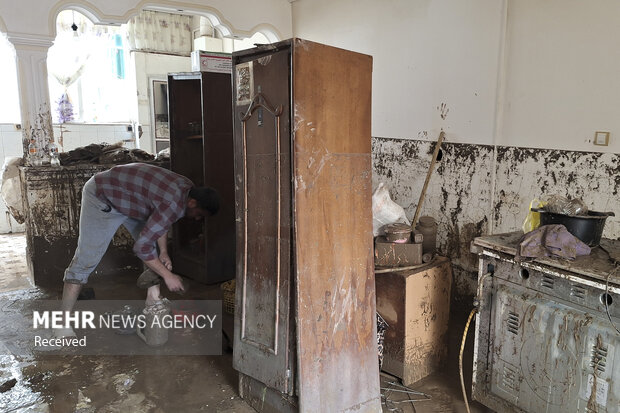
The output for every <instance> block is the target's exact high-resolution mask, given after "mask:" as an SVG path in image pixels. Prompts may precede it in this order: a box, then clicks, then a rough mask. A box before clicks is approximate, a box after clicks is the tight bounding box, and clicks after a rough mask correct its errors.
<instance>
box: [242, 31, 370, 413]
mask: <svg viewBox="0 0 620 413" xmlns="http://www.w3.org/2000/svg"><path fill="white" fill-rule="evenodd" d="M371 79H372V58H371V57H370V56H367V55H363V54H359V53H354V52H350V51H346V50H343V49H338V48H335V47H330V46H326V45H322V44H318V43H313V42H309V41H306V40H302V39H291V40H286V41H283V42H280V43H276V44H270V45H264V46H259V47H257V48H254V49H250V50H246V51H241V52H237V53H234V54H233V119H234V158H235V207H236V217H237V226H236V228H237V283H236V287H237V290H236V301H235V306H236V310H235V340H234V367H235V368H236V369H237V370H238V371H239V372H240V393H241V395H242V397H244V398H245V399H246V400H247V401H248V402H249V403H250V404H251V405H252V406H253V407H254V408H255V409H257V410H259V411H300V412H312V413H316V412H345V411H356V412H380V411H381V403H380V394H379V367H378V360H377V338H376V317H375V283H374V272H373V240H372V212H371V195H372V194H371V191H372V188H371V156H370V152H371V134H370V133H371V131H370V123H371V110H370V109H371Z"/></svg>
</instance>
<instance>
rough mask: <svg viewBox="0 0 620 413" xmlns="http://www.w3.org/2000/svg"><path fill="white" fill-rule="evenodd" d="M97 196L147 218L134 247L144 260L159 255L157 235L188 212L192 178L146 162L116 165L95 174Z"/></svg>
mask: <svg viewBox="0 0 620 413" xmlns="http://www.w3.org/2000/svg"><path fill="white" fill-rule="evenodd" d="M95 184H96V185H97V197H98V198H99V199H101V201H103V202H105V203H107V204H108V205H110V206H112V207H114V208H115V209H116V210H117V211H119V212H120V213H122V214H123V215H126V216H128V217H130V218H134V219H137V220H138V221H143V222H145V225H144V228H143V229H142V231H141V232H140V236H139V237H138V239H137V240H136V242H135V244H134V247H133V250H134V252H135V253H136V255H137V256H138V258H140V259H141V260H143V261H148V260H152V259H155V258H157V250H156V248H155V245H156V242H157V239H158V238H159V237H161V236H162V235H164V234H165V233H166V232H167V231H168V230H169V229H170V227H171V226H172V224H173V223H174V222H176V221H177V220H178V219H179V218H181V217H183V215H185V207H186V206H187V196H188V193H189V190H190V188H191V187H192V186H193V184H192V181H190V180H189V179H188V178H186V177H184V176H181V175H179V174H176V173H174V172H171V171H169V170H167V169H164V168H160V167H157V166H153V165H148V164H143V163H132V164H128V165H119V166H115V167H113V168H112V169H109V170H107V171H104V172H100V173H98V174H96V175H95Z"/></svg>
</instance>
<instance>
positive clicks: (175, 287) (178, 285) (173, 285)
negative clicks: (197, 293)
mask: <svg viewBox="0 0 620 413" xmlns="http://www.w3.org/2000/svg"><path fill="white" fill-rule="evenodd" d="M164 281H165V282H166V287H168V289H169V290H170V291H180V292H183V291H185V287H184V286H183V280H182V279H181V277H179V276H178V275H176V274H170V275H168V276H167V277H164Z"/></svg>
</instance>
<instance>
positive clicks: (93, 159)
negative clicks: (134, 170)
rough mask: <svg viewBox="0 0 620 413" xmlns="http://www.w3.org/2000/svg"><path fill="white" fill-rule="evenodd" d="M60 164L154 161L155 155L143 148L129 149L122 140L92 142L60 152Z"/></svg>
mask: <svg viewBox="0 0 620 413" xmlns="http://www.w3.org/2000/svg"><path fill="white" fill-rule="evenodd" d="M59 157H60V164H61V165H63V166H66V165H75V164H81V163H98V164H117V163H128V162H148V161H153V160H154V159H155V156H153V155H151V154H150V153H148V152H145V151H143V150H142V149H127V148H124V147H123V144H122V142H120V143H116V144H114V145H107V144H96V143H92V144H90V145H87V146H82V147H80V148H77V149H74V150H72V151H68V152H62V153H60V154H59Z"/></svg>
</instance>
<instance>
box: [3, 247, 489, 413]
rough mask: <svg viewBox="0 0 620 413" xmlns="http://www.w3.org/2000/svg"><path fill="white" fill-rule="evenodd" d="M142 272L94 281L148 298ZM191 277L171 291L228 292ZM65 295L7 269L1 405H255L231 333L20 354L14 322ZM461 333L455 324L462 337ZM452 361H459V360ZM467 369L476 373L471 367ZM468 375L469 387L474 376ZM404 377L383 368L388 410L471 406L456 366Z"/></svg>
mask: <svg viewBox="0 0 620 413" xmlns="http://www.w3.org/2000/svg"><path fill="white" fill-rule="evenodd" d="M0 241H1V240H0ZM11 241H14V240H11ZM0 249H1V248H0ZM8 259H10V260H12V261H14V262H12V264H13V265H16V264H17V265H19V260H20V259H21V258H15V257H13V258H6V257H2V260H3V261H4V260H8ZM15 261H17V262H15ZM0 264H1V263H0ZM136 277H137V274H133V273H127V274H118V276H115V277H108V278H105V279H104V278H98V279H97V278H95V279H91V280H90V281H89V286H90V287H91V288H92V289H93V290H92V291H93V292H94V295H95V298H96V299H97V300H111V299H114V300H141V299H143V298H144V291H143V290H140V289H138V288H137V287H136V286H135V280H136ZM189 284H190V292H189V293H188V294H186V295H184V296H182V297H179V296H176V295H174V294H170V293H167V294H166V295H167V296H168V298H170V299H172V300H174V299H183V300H188V299H200V300H205V299H221V289H220V288H219V285H216V286H205V285H201V284H197V283H192V282H190V283H189ZM60 296H61V285H60V283H59V286H58V288H57V289H45V290H44V289H39V288H36V287H32V286H31V285H30V284H29V283H25V282H24V275H23V274H20V273H19V271H0V326H2V327H1V328H0V412H3V413H4V412H7V413H8V412H17V413H56V412H58V413H67V412H75V413H112V412H114V413H116V412H118V413H120V412H123V413H125V412H131V413H169V412H170V413H184V412H239V413H244V412H254V410H253V409H252V408H251V407H250V406H249V405H248V404H246V403H245V402H244V401H243V399H241V398H240V397H239V394H238V386H237V383H238V376H237V372H236V371H235V370H233V368H232V351H231V349H230V345H229V343H228V341H227V340H223V343H222V355H217V356H54V355H49V354H46V353H44V352H43V353H41V352H36V351H35V352H32V353H31V354H22V355H15V354H12V353H11V351H9V347H11V345H12V344H14V343H15V342H18V341H20V340H24V333H23V332H21V331H16V329H15V328H11V326H14V325H18V324H19V322H23V318H24V317H32V307H31V303H32V302H33V301H34V300H42V299H44V300H56V299H60ZM85 298H92V297H85ZM224 319H225V323H224V324H225V330H226V329H229V330H230V329H231V328H232V317H231V316H226V315H224ZM459 329H460V328H459ZM470 334H471V333H470ZM459 336H460V332H458V331H457V328H455V329H454V340H457V339H458V338H459ZM451 341H453V340H451ZM470 341H471V340H470ZM466 350H467V351H468V352H469V354H470V355H469V356H466V360H467V359H468V358H469V359H471V349H466ZM449 363H450V364H454V360H449ZM469 364H471V362H470V363H469ZM466 369H469V376H471V373H470V372H471V366H466ZM467 374H468V373H467V371H466V377H467ZM467 382H468V383H467V384H468V386H469V385H470V382H471V380H469V379H468V380H467ZM399 383H400V382H399V381H398V379H397V378H395V377H391V376H389V375H386V374H382V375H381V387H382V388H383V390H382V401H383V403H382V405H383V411H384V412H396V413H408V412H414V413H430V412H465V411H466V410H465V405H464V404H463V401H462V396H461V391H460V384H459V377H458V371H457V370H456V368H454V367H450V366H447V367H446V369H445V370H444V371H442V372H438V373H437V374H434V375H432V376H430V377H427V378H425V379H423V380H421V381H420V382H418V383H416V384H415V385H414V386H412V387H413V389H405V388H402V387H400V384H399ZM403 390H404V391H403ZM470 407H471V412H473V413H482V412H489V410H487V409H485V408H484V407H482V406H481V405H480V404H478V403H475V402H474V403H472V404H471V405H470ZM321 413H323V412H321Z"/></svg>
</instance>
